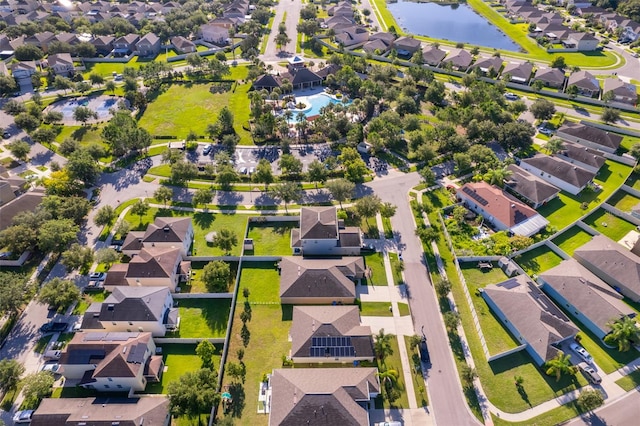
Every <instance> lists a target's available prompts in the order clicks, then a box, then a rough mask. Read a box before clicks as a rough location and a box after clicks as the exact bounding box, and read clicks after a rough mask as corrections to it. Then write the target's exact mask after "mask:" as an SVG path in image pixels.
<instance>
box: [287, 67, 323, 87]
mask: <svg viewBox="0 0 640 426" xmlns="http://www.w3.org/2000/svg"><path fill="white" fill-rule="evenodd" d="M282 77H283V78H284V77H287V78H289V81H291V84H293V85H294V86H295V85H298V84H304V83H313V82H318V81H322V77H320V76H319V75H318V74H316V73H315V72H313V71H311V70H310V69H309V68H298V69H296V71H295V73H293V75H290V74H289V73H285V74H284V75H283V76H282Z"/></svg>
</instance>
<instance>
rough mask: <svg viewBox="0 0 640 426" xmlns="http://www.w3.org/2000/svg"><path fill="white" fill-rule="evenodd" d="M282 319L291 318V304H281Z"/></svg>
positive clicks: (289, 319)
mask: <svg viewBox="0 0 640 426" xmlns="http://www.w3.org/2000/svg"><path fill="white" fill-rule="evenodd" d="M281 308H282V321H291V320H293V305H281Z"/></svg>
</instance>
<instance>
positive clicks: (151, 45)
mask: <svg viewBox="0 0 640 426" xmlns="http://www.w3.org/2000/svg"><path fill="white" fill-rule="evenodd" d="M136 51H137V52H138V55H139V56H156V55H157V54H158V53H160V37H158V36H157V35H155V34H154V33H147V34H145V35H144V37H142V38H141V39H140V40H138V42H137V43H136Z"/></svg>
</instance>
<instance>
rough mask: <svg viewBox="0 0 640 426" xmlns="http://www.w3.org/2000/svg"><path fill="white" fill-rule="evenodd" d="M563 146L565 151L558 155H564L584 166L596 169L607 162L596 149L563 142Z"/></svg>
mask: <svg viewBox="0 0 640 426" xmlns="http://www.w3.org/2000/svg"><path fill="white" fill-rule="evenodd" d="M562 144H563V149H562V150H561V151H560V152H558V155H563V156H565V157H567V158H570V159H572V160H575V161H578V162H580V163H582V164H586V165H588V166H591V167H595V168H596V169H599V168H600V167H602V166H604V163H605V162H606V161H607V159H606V158H604V156H603V155H602V153H600V151H597V150H595V149H591V148H587V147H585V146H584V145H580V144H577V143H573V142H567V141H563V143H562Z"/></svg>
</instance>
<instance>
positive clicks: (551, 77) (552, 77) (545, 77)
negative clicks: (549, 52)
mask: <svg viewBox="0 0 640 426" xmlns="http://www.w3.org/2000/svg"><path fill="white" fill-rule="evenodd" d="M535 79H537V80H542V81H546V82H549V83H554V84H563V83H564V79H565V74H564V71H562V70H559V69H558V68H545V69H541V68H538V70H537V71H536V75H535Z"/></svg>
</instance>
